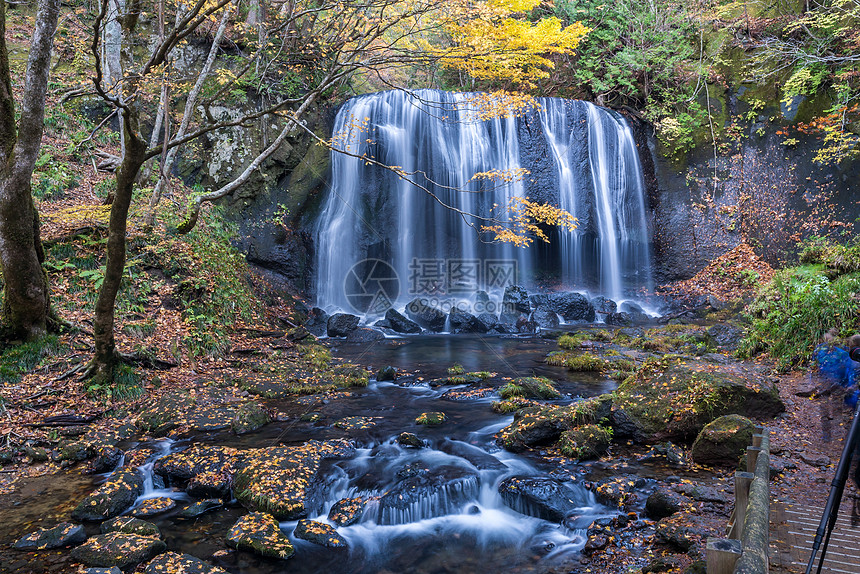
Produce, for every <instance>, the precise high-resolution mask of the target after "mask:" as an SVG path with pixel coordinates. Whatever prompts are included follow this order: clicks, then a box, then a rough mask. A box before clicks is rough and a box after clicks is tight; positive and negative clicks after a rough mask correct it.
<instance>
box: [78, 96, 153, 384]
mask: <svg viewBox="0 0 860 574" xmlns="http://www.w3.org/2000/svg"><path fill="white" fill-rule="evenodd" d="M137 123H138V121H137V113H136V112H135V111H134V110H133V109H131V108H129V109H127V110H126V113H125V114H123V131H125V142H126V149H125V155H124V156H123V158H122V163H121V164H120V166H119V169H117V172H116V197H115V198H114V200H113V204H111V209H110V225H109V231H108V241H107V261H106V262H105V277H104V281H103V282H102V286H101V289H99V296H98V299H97V300H96V308H95V319H94V321H93V333H94V335H95V347H96V349H95V355H94V356H93V361H92V363H91V365H90V370H89V375H91V376H92V377H93V378H94V379H95V380H97V381H104V382H109V381H112V380H113V374H114V369H115V368H116V365H117V362H118V355H117V352H116V341H115V339H114V320H115V304H116V296H117V293H119V288H120V285H121V283H122V276H123V271H124V270H125V248H126V242H125V234H126V229H127V226H128V210H129V207H130V206H131V197H132V192H133V191H134V182H135V180H136V178H137V174H138V172H139V171H140V168H141V166H142V165H143V162H144V161H145V160H146V142H144V141H143V140H142V139H141V137H140V136H139V135H138V125H137Z"/></svg>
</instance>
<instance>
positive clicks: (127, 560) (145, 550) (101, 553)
mask: <svg viewBox="0 0 860 574" xmlns="http://www.w3.org/2000/svg"><path fill="white" fill-rule="evenodd" d="M165 550H167V545H166V544H164V542H162V541H161V540H159V539H158V538H155V537H152V536H139V535H137V534H125V533H122V532H111V533H109V534H100V535H98V536H94V537H92V538H90V539H89V540H87V541H86V542H85V543H84V544H82V545H81V546H78V547H77V548H75V549H74V550H72V558H74V559H75V560H76V561H77V562H82V563H83V564H86V565H87V566H100V567H103V568H110V567H112V566H116V567H118V568H120V569H122V570H125V569H127V568H131V567H132V566H135V565H136V564H140V563H141V562H146V561H147V560H150V559H152V558H154V557H155V556H157V555H158V554H160V553H162V552H164V551H165Z"/></svg>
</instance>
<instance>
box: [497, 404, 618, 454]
mask: <svg viewBox="0 0 860 574" xmlns="http://www.w3.org/2000/svg"><path fill="white" fill-rule="evenodd" d="M611 408H612V396H611V395H608V394H606V395H600V396H599V397H593V398H591V399H586V400H583V401H579V402H576V403H573V404H570V405H564V406H557V405H542V406H538V407H528V408H524V409H520V410H518V411H517V412H516V414H515V415H514V422H513V423H511V424H510V425H508V426H506V427H505V428H503V429H502V430H501V431H499V434H498V439H499V441H500V442H501V444H502V446H504V447H505V448H506V449H508V450H510V451H513V452H521V451H523V450H525V449H527V448H529V447H533V446H539V445H545V444H550V443H552V442H555V441H556V440H557V439H558V438H559V437H560V436H561V433H563V432H564V431H568V430H572V429H575V428H577V427H579V426H582V425H588V424H595V423H598V422H600V421H601V420H603V419H604V418H606V417H608V416H609V413H610V409H611Z"/></svg>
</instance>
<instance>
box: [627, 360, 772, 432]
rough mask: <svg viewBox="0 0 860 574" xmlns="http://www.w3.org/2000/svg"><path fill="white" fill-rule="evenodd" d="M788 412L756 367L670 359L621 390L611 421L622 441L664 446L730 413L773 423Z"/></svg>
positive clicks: (653, 363)
mask: <svg viewBox="0 0 860 574" xmlns="http://www.w3.org/2000/svg"><path fill="white" fill-rule="evenodd" d="M784 410H785V405H783V403H782V400H780V398H779V391H778V390H777V388H776V386H775V385H774V384H773V382H772V381H771V380H770V379H769V378H767V377H765V376H763V375H762V374H761V373H760V372H758V371H757V370H756V369H755V368H754V367H750V366H746V365H742V364H728V365H717V364H713V363H709V362H706V361H699V360H695V359H689V358H684V357H679V356H676V355H667V356H665V357H661V358H657V359H649V360H648V361H646V362H645V364H643V365H642V367H641V368H640V369H639V370H637V371H636V372H635V373H634V374H633V375H632V376H631V377H629V378H628V379H627V380H625V381H624V382H623V383H622V384H621V386H619V387H618V390H617V391H616V392H615V399H614V401H613V404H612V417H611V418H612V426H613V428H614V430H615V433H616V435H617V436H621V437H631V438H633V439H635V440H638V441H643V442H660V441H664V440H692V439H693V438H694V437H695V436H696V435H698V433H699V432H700V431H701V430H702V429H703V428H704V426H705V425H706V424H708V423H709V422H711V421H712V420H714V419H716V418H717V417H720V416H722V415H725V414H729V413H739V414H743V415H745V416H751V417H756V418H770V417H773V416H776V415H777V414H779V413H781V412H783V411H784Z"/></svg>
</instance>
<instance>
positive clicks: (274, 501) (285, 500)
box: [233, 440, 355, 520]
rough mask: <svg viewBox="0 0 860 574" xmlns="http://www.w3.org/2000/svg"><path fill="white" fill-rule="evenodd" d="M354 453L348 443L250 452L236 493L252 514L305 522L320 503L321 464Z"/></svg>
mask: <svg viewBox="0 0 860 574" xmlns="http://www.w3.org/2000/svg"><path fill="white" fill-rule="evenodd" d="M354 452H355V449H354V448H353V447H352V445H350V444H349V443H348V442H347V441H345V440H329V441H323V442H320V441H315V440H311V441H308V442H307V443H305V444H303V445H301V446H296V447H271V448H261V449H254V450H250V451H246V456H245V462H244V466H243V467H242V468H241V469H239V470H238V471H237V472H236V475H235V477H234V479H233V493H234V495H235V497H236V499H237V500H238V501H239V502H241V503H242V505H244V506H245V507H246V508H249V509H251V510H256V511H262V512H269V513H271V514H272V515H274V516H275V518H278V519H279V520H292V519H296V518H303V517H305V516H307V514H308V512H309V510H311V508H313V507H315V506H317V505H318V504H319V503H320V501H317V500H313V498H314V492H315V491H314V481H315V479H316V478H317V472H318V471H319V468H320V462H321V461H322V460H323V459H324V458H343V457H347V456H352V454H353V453H354Z"/></svg>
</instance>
